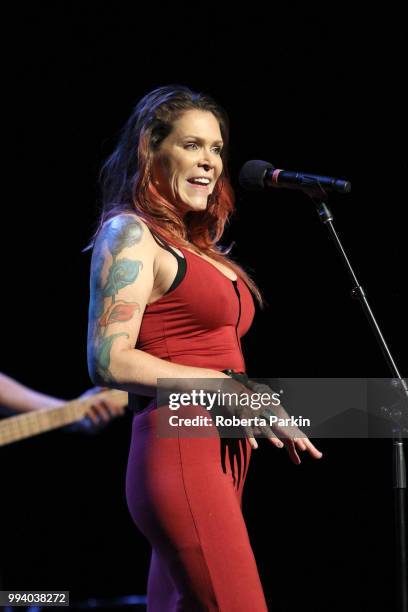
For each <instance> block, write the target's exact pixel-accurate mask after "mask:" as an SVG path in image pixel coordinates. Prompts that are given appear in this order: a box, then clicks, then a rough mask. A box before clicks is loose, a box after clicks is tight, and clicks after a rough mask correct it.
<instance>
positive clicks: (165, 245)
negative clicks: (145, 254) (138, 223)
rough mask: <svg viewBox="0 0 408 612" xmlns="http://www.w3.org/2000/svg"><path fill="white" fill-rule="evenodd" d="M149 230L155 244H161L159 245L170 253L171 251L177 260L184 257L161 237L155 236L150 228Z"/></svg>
mask: <svg viewBox="0 0 408 612" xmlns="http://www.w3.org/2000/svg"><path fill="white" fill-rule="evenodd" d="M150 232H151V234H152V236H153V238H154V239H155V241H156V242H157V244H158V245H159V246H161V247H163V248H164V249H166V251H170V253H173V255H174V256H175V257H176V258H177V259H178V260H180V259H183V260H184V257H182V256H181V255H179V254H178V253H177V251H175V250H174V249H173V248H172V247H171V246H170V245H169V244H167V242H164V241H163V239H162V238H159V237H158V236H156V234H155V233H154V232H152V231H151V230H150Z"/></svg>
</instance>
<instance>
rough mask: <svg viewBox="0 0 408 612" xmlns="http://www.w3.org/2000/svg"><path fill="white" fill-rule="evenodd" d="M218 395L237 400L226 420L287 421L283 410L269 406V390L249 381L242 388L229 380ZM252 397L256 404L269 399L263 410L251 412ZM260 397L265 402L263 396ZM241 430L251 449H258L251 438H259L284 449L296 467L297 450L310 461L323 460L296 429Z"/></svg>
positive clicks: (277, 427)
mask: <svg viewBox="0 0 408 612" xmlns="http://www.w3.org/2000/svg"><path fill="white" fill-rule="evenodd" d="M222 391H223V392H224V393H233V394H237V395H238V396H239V401H238V402H237V403H235V402H234V403H231V404H230V405H229V406H228V408H227V411H228V412H229V416H231V415H235V416H238V417H239V418H241V419H244V418H245V419H249V418H253V417H254V416H258V417H259V418H264V419H266V421H267V422H268V423H269V418H270V417H271V416H275V417H276V416H277V417H278V419H290V416H289V415H288V413H287V412H286V410H285V409H284V408H283V406H282V405H281V404H278V405H275V402H273V398H272V396H273V390H272V389H271V388H270V387H269V386H268V385H265V384H260V383H257V382H255V381H252V380H250V379H247V380H246V381H245V384H243V383H241V382H238V381H237V380H235V379H233V378H230V379H229V380H228V381H224V380H223V383H222ZM254 394H256V395H257V398H256V399H257V400H259V396H260V395H263V394H265V395H266V396H269V397H270V398H271V400H270V401H269V400H267V402H262V403H263V407H262V408H261V409H259V410H255V409H254V408H253V407H252V406H253V405H255V402H251V397H252V396H253V395H254ZM244 396H247V397H246V398H245V400H246V401H243V399H244ZM248 396H249V397H248ZM263 397H264V398H265V396H263ZM253 399H255V398H253ZM265 403H266V406H265ZM243 429H244V431H245V435H246V437H247V438H248V440H249V443H250V444H251V447H252V448H253V449H257V448H258V444H257V441H256V439H255V435H256V434H258V435H262V436H264V437H265V438H267V439H268V440H269V441H270V442H271V443H272V444H273V445H274V446H276V447H277V448H283V447H284V446H285V447H286V450H287V451H288V453H289V456H290V458H291V460H292V461H293V463H295V464H296V465H299V464H300V463H301V460H300V457H299V455H298V453H297V449H299V450H301V451H306V450H307V451H308V452H309V454H310V455H311V456H312V457H313V458H314V459H320V458H321V457H322V456H323V454H322V453H321V452H320V451H319V450H318V449H317V448H316V447H315V446H314V444H312V442H310V440H309V439H308V437H307V436H306V435H305V434H304V433H303V432H302V431H301V430H300V429H298V428H297V427H294V426H290V425H288V426H286V425H283V426H282V425H279V424H278V423H274V424H272V425H269V424H268V425H264V426H261V425H259V426H258V427H256V426H254V427H251V426H243Z"/></svg>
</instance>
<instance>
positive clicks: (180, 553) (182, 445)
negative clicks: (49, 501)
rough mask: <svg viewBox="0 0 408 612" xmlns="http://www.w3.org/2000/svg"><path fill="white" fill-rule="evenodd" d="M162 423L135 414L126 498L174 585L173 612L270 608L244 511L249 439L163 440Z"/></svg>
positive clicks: (153, 414) (151, 416) (154, 415)
mask: <svg viewBox="0 0 408 612" xmlns="http://www.w3.org/2000/svg"><path fill="white" fill-rule="evenodd" d="M157 418H158V414H157V410H156V411H150V412H149V413H147V414H145V415H138V416H136V417H135V422H134V428H133V435H132V444H131V449H130V454H129V463H128V470H127V500H128V505H129V510H130V512H131V514H132V517H133V519H134V521H135V523H136V525H137V526H138V527H139V529H140V530H141V531H142V533H144V535H145V536H146V537H147V538H148V540H149V541H150V543H151V545H152V547H153V548H154V550H155V551H156V553H157V555H158V557H159V558H160V560H161V562H162V563H165V564H166V567H167V569H168V572H169V575H170V576H171V578H172V580H173V582H174V585H175V588H176V590H177V607H176V608H174V609H177V610H184V609H185V610H214V611H215V610H225V612H228V611H229V610H231V611H233V610H234V611H239V610H245V609H251V610H254V611H261V610H262V611H265V610H266V605H265V600H264V596H263V591H262V586H261V583H260V580H259V575H258V571H257V567H256V562H255V559H254V555H253V552H252V548H251V545H250V541H249V538H248V533H247V529H246V526H245V522H244V519H243V515H242V511H241V498H242V490H243V486H244V483H245V476H246V473H247V470H248V465H249V459H250V445H249V443H248V441H247V440H221V439H220V438H219V436H217V435H208V436H206V437H198V438H197V437H195V438H191V437H184V436H183V432H182V431H180V430H179V431H178V435H177V437H174V438H160V437H158V436H157V435H156V433H157ZM151 569H152V568H151ZM150 582H151V583H152V582H153V581H150ZM150 595H151V594H150ZM150 595H149V596H150Z"/></svg>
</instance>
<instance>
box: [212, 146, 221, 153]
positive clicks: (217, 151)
mask: <svg viewBox="0 0 408 612" xmlns="http://www.w3.org/2000/svg"><path fill="white" fill-rule="evenodd" d="M213 150H214V151H215V153H216V154H217V155H221V152H222V147H214V149H213Z"/></svg>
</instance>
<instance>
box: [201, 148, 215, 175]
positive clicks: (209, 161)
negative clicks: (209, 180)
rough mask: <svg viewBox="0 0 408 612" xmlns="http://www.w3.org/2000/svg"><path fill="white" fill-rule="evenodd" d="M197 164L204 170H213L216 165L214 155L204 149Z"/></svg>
mask: <svg viewBox="0 0 408 612" xmlns="http://www.w3.org/2000/svg"><path fill="white" fill-rule="evenodd" d="M198 166H200V167H202V168H203V169H204V170H205V171H206V172H208V171H209V170H213V169H214V168H215V167H216V156H215V154H214V155H213V154H212V153H211V152H209V151H206V152H205V153H203V157H202V158H201V160H200V161H199V162H198Z"/></svg>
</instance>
